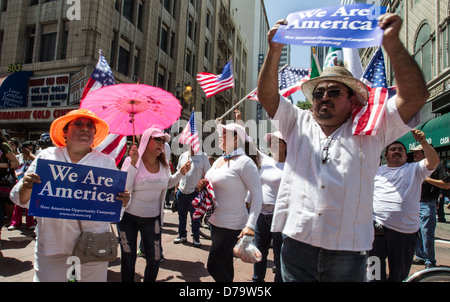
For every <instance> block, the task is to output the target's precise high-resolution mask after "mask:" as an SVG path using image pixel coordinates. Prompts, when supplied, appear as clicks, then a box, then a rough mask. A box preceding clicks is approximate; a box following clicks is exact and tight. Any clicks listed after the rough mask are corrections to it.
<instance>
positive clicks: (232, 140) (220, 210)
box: [198, 124, 262, 282]
mask: <svg viewBox="0 0 450 302" xmlns="http://www.w3.org/2000/svg"><path fill="white" fill-rule="evenodd" d="M217 128H218V131H219V136H220V138H221V139H220V140H219V144H220V147H221V149H222V150H224V152H225V153H224V155H223V156H222V157H220V158H219V159H217V160H216V161H215V162H214V164H213V166H212V167H211V169H209V171H208V172H207V173H206V175H205V178H206V179H207V180H208V181H209V182H210V183H211V184H212V186H213V188H214V193H215V196H216V202H217V207H216V209H215V211H214V213H213V214H212V215H211V218H210V219H209V222H210V223H211V228H212V229H211V240H212V244H211V249H210V252H209V257H208V264H207V268H208V272H209V273H210V274H211V276H212V277H213V278H214V280H215V281H218V282H231V281H233V276H234V268H233V247H234V245H235V244H236V242H237V240H238V237H242V236H244V235H248V236H254V229H255V226H256V221H257V219H258V215H259V213H260V211H261V204H262V190H261V182H260V180H259V173H258V167H257V163H258V160H257V157H256V156H253V155H256V154H257V153H256V150H253V152H254V153H253V155H252V154H251V153H249V152H250V151H249V150H248V146H249V141H248V140H249V137H248V136H247V135H246V133H245V129H244V128H243V127H242V126H240V125H238V124H228V125H221V124H219V125H218V126H217ZM244 148H245V149H246V150H245V151H244ZM246 151H247V152H246ZM248 154H250V156H252V157H253V159H252V158H250V157H249V156H248ZM258 164H259V163H258ZM205 183H206V181H205V180H201V181H200V182H199V186H198V189H201V188H203V187H204V185H205ZM247 192H250V194H251V195H252V196H253V199H252V203H251V205H250V209H247V207H246V204H245V198H246V196H247Z"/></svg>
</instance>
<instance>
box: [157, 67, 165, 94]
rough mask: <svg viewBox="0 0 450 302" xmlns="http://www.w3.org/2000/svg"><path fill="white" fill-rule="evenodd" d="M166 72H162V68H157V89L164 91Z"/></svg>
mask: <svg viewBox="0 0 450 302" xmlns="http://www.w3.org/2000/svg"><path fill="white" fill-rule="evenodd" d="M165 74H166V71H165V70H164V68H162V67H159V68H158V84H157V85H158V87H159V88H162V89H165V81H166V77H165Z"/></svg>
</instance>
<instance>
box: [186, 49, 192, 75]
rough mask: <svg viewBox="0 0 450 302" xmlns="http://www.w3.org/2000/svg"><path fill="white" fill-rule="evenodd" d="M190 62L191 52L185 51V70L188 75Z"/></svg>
mask: <svg viewBox="0 0 450 302" xmlns="http://www.w3.org/2000/svg"><path fill="white" fill-rule="evenodd" d="M191 60H192V52H191V51H190V50H186V64H185V70H186V72H187V73H189V74H190V73H191Z"/></svg>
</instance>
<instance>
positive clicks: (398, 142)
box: [384, 141, 407, 155]
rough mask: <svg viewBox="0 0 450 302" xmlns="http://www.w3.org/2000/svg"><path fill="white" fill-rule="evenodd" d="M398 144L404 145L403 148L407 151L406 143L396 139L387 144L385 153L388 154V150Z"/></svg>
mask: <svg viewBox="0 0 450 302" xmlns="http://www.w3.org/2000/svg"><path fill="white" fill-rule="evenodd" d="M396 144H400V145H402V146H403V148H405V152H407V151H406V150H407V149H406V147H405V145H404V144H403V143H402V142H401V141H395V142H392V143H390V144H389V145H387V146H386V151H385V152H384V155H386V154H387V150H388V149H389V147H390V146H392V145H396Z"/></svg>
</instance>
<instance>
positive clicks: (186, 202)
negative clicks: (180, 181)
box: [177, 191, 200, 240]
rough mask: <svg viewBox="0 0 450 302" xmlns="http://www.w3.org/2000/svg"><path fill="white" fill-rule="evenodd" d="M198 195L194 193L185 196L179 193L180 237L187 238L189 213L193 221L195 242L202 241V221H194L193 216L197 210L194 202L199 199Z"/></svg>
mask: <svg viewBox="0 0 450 302" xmlns="http://www.w3.org/2000/svg"><path fill="white" fill-rule="evenodd" d="M197 195H198V193H197V192H195V191H194V192H193V193H191V194H183V193H181V192H180V191H178V192H177V207H178V235H180V237H186V236H187V231H186V223H187V214H188V212H189V213H190V214H191V221H192V235H193V236H194V239H195V240H199V239H200V234H199V231H198V230H199V229H200V220H198V219H195V220H193V219H192V215H194V212H195V209H194V207H193V206H192V201H193V200H194V199H195V197H197Z"/></svg>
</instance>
